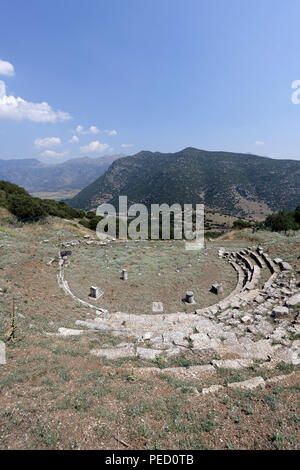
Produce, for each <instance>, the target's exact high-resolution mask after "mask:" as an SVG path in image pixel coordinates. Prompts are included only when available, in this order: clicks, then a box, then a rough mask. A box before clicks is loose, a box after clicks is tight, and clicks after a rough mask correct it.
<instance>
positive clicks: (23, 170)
mask: <svg viewBox="0 0 300 470" xmlns="http://www.w3.org/2000/svg"><path fill="white" fill-rule="evenodd" d="M122 156H124V155H122V154H120V155H106V156H103V157H99V158H90V157H83V158H73V159H71V160H67V161H66V162H63V163H59V164H46V163H42V162H41V161H39V160H36V159H33V158H28V159H15V160H0V180H5V181H10V182H11V183H14V184H17V185H19V186H22V187H23V188H25V189H26V190H27V191H29V192H31V193H35V192H55V191H61V190H63V191H64V192H66V191H68V190H80V189H82V188H84V187H85V186H87V185H88V184H90V183H91V182H92V181H94V180H95V179H96V178H98V177H99V176H100V175H102V174H103V173H104V172H105V171H106V170H107V168H108V167H109V166H110V164H111V163H112V162H113V161H114V160H116V159H117V158H120V157H122Z"/></svg>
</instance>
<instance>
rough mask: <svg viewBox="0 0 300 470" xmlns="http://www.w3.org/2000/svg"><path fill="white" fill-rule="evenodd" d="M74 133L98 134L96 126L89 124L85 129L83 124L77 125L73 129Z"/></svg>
mask: <svg viewBox="0 0 300 470" xmlns="http://www.w3.org/2000/svg"><path fill="white" fill-rule="evenodd" d="M75 132H76V134H99V132H100V131H99V129H98V127H97V126H90V127H89V128H88V129H87V130H85V129H84V127H83V126H77V127H76V129H75Z"/></svg>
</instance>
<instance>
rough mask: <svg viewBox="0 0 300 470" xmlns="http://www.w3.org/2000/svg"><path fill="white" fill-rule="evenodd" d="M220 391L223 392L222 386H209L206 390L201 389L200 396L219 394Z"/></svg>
mask: <svg viewBox="0 0 300 470" xmlns="http://www.w3.org/2000/svg"><path fill="white" fill-rule="evenodd" d="M221 390H225V387H223V385H211V386H210V387H208V388H203V389H202V395H208V394H210V393H217V392H220V391H221Z"/></svg>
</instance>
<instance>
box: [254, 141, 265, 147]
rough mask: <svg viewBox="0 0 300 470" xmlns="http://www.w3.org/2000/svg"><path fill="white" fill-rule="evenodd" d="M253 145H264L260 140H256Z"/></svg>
mask: <svg viewBox="0 0 300 470" xmlns="http://www.w3.org/2000/svg"><path fill="white" fill-rule="evenodd" d="M255 145H258V146H262V145H265V143H264V142H263V141H262V140H256V141H255Z"/></svg>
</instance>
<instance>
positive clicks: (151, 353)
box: [136, 347, 163, 360]
mask: <svg viewBox="0 0 300 470" xmlns="http://www.w3.org/2000/svg"><path fill="white" fill-rule="evenodd" d="M162 352H163V351H161V350H160V349H150V348H139V347H138V348H136V355H137V356H140V357H141V358H142V359H150V360H153V359H155V357H156V356H158V355H159V354H161V353H162Z"/></svg>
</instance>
